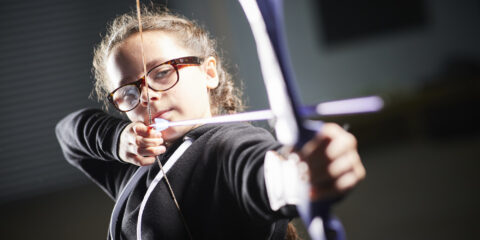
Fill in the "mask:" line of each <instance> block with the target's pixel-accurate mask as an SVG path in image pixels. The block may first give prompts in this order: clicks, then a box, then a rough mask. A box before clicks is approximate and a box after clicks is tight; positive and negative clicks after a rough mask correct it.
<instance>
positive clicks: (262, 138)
mask: <svg viewBox="0 0 480 240" xmlns="http://www.w3.org/2000/svg"><path fill="white" fill-rule="evenodd" d="M218 134H219V135H218V136H217V137H218V138H219V139H220V141H219V144H218V145H217V147H216V149H215V151H216V152H217V156H218V158H219V159H221V169H222V172H223V176H224V179H225V182H226V184H227V186H228V188H229V189H230V191H231V193H232V194H233V196H234V198H235V199H236V201H237V203H238V204H239V205H240V207H241V208H242V209H244V211H245V212H246V213H247V214H248V215H249V216H250V217H251V219H252V220H253V219H260V220H261V221H267V222H271V221H272V220H275V219H280V218H285V217H287V218H292V217H295V216H297V212H296V208H295V206H293V205H286V206H284V207H281V208H279V209H276V210H273V209H272V208H271V207H270V203H269V199H268V194H267V189H266V185H265V175H264V160H265V155H266V153H267V152H268V151H270V150H278V149H279V148H280V147H281V145H280V144H279V143H278V142H277V141H275V139H274V138H273V136H272V135H271V134H270V133H269V132H267V131H266V130H265V129H262V128H256V127H252V126H250V125H243V126H240V127H235V128H233V129H230V130H229V131H226V132H222V131H221V132H219V133H218Z"/></svg>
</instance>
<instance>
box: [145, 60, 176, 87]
mask: <svg viewBox="0 0 480 240" xmlns="http://www.w3.org/2000/svg"><path fill="white" fill-rule="evenodd" d="M148 76H149V78H150V79H151V80H152V81H153V83H154V84H159V85H164V84H169V83H170V82H171V80H172V79H174V78H176V74H175V68H173V66H172V65H169V64H168V65H163V66H159V67H157V68H155V69H154V70H153V71H152V72H151V73H150V74H149V75H148ZM159 87H163V86H159Z"/></svg>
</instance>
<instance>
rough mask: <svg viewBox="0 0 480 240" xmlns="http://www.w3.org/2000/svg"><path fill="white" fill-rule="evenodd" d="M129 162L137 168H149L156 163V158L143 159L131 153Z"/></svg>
mask: <svg viewBox="0 0 480 240" xmlns="http://www.w3.org/2000/svg"><path fill="white" fill-rule="evenodd" d="M127 156H128V159H129V162H131V163H132V164H135V165H137V166H147V165H151V164H153V163H154V162H155V160H156V158H155V157H143V156H140V155H137V154H133V153H129V154H127Z"/></svg>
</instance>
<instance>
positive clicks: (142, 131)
mask: <svg viewBox="0 0 480 240" xmlns="http://www.w3.org/2000/svg"><path fill="white" fill-rule="evenodd" d="M133 131H134V132H135V134H137V135H139V136H142V137H148V136H149V135H150V133H149V128H148V126H147V125H145V124H144V123H142V122H137V123H136V124H135V125H134V126H133Z"/></svg>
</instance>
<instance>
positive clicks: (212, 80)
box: [203, 57, 219, 89]
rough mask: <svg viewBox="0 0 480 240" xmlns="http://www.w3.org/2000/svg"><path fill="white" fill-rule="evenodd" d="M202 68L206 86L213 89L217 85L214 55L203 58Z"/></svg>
mask: <svg viewBox="0 0 480 240" xmlns="http://www.w3.org/2000/svg"><path fill="white" fill-rule="evenodd" d="M203 64H204V68H205V73H206V74H207V88H208V89H215V88H216V87H218V83H219V80H218V72H217V60H216V59H215V58H214V57H208V58H206V59H205V62H204V63H203Z"/></svg>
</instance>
